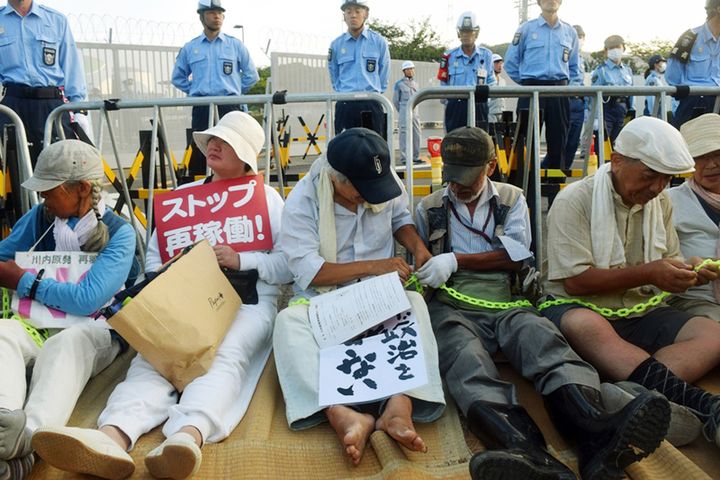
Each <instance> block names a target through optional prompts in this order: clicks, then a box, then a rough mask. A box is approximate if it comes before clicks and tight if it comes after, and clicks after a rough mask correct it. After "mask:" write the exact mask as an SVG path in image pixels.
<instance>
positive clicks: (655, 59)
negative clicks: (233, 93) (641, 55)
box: [648, 54, 667, 68]
mask: <svg viewBox="0 0 720 480" xmlns="http://www.w3.org/2000/svg"><path fill="white" fill-rule="evenodd" d="M666 61H667V60H666V59H665V57H663V56H662V55H658V54H655V55H653V56H652V57H650V58H648V66H649V67H650V68H653V67H655V65H657V64H658V63H660V62H666Z"/></svg>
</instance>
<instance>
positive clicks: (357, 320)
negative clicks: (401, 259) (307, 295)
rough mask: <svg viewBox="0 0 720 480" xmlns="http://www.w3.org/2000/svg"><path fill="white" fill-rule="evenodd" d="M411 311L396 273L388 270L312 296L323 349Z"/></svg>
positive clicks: (315, 330) (317, 336)
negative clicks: (399, 314) (382, 273)
mask: <svg viewBox="0 0 720 480" xmlns="http://www.w3.org/2000/svg"><path fill="white" fill-rule="evenodd" d="M406 310H410V301H409V300H408V298H407V295H406V294H405V290H404V289H403V285H402V282H401V281H400V276H399V275H398V274H397V272H392V273H386V274H385V275H380V276H377V277H373V278H370V279H368V280H363V281H362V282H359V283H354V284H352V285H348V286H347V287H342V288H338V289H337V290H333V291H332V292H328V293H325V294H322V295H318V296H316V297H312V298H311V299H310V307H309V310H308V315H309V317H310V325H311V326H312V330H313V334H314V335H315V340H316V341H317V343H318V345H319V346H320V348H323V347H329V346H332V345H338V344H340V343H342V342H344V341H346V340H349V339H351V338H354V337H356V336H358V335H359V334H361V333H362V332H364V331H365V330H367V329H369V328H371V327H374V326H375V325H377V324H378V323H380V322H382V321H384V320H386V319H388V318H391V317H393V316H395V315H397V314H398V313H400V312H404V311H406Z"/></svg>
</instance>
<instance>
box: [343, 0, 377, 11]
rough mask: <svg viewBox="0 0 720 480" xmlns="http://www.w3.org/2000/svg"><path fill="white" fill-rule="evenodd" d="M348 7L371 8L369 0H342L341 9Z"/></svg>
mask: <svg viewBox="0 0 720 480" xmlns="http://www.w3.org/2000/svg"><path fill="white" fill-rule="evenodd" d="M347 7H363V8H367V9H368V10H370V5H368V2H367V0H340V10H343V11H344V10H345V8H347Z"/></svg>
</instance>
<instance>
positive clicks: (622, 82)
mask: <svg viewBox="0 0 720 480" xmlns="http://www.w3.org/2000/svg"><path fill="white" fill-rule="evenodd" d="M624 53H625V40H623V38H622V37H621V36H620V35H610V36H609V37H608V38H606V39H605V56H607V60H605V63H601V64H600V65H599V66H598V67H597V68H596V69H595V70H594V71H593V73H592V84H593V85H597V86H603V85H608V86H618V87H629V86H632V84H633V73H632V70H631V69H630V67H628V66H627V65H625V64H624V63H622V56H623V54H624ZM603 100H604V102H605V105H604V106H603V120H604V121H605V129H606V130H607V132H608V136H609V138H610V143H611V144H613V145H614V144H615V138H617V136H618V134H619V133H620V130H622V127H623V125H624V123H625V116H626V115H628V114H629V115H630V116H631V117H634V116H635V115H634V113H635V106H634V105H635V99H634V97H628V96H610V97H605V98H604V99H603Z"/></svg>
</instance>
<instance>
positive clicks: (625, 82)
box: [592, 59, 633, 108]
mask: <svg viewBox="0 0 720 480" xmlns="http://www.w3.org/2000/svg"><path fill="white" fill-rule="evenodd" d="M632 84H633V74H632V70H630V67H628V66H627V65H625V64H624V63H621V64H619V65H618V64H616V63H615V62H613V61H612V60H610V59H608V60H605V63H602V64H600V65H599V66H598V67H597V68H596V69H595V70H594V71H593V73H592V85H598V86H602V85H608V86H617V87H628V86H632ZM632 103H633V97H630V104H631V105H632ZM630 108H633V107H632V106H631V107H630Z"/></svg>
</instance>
